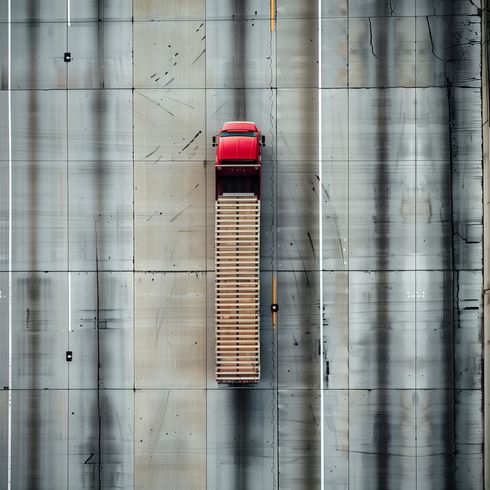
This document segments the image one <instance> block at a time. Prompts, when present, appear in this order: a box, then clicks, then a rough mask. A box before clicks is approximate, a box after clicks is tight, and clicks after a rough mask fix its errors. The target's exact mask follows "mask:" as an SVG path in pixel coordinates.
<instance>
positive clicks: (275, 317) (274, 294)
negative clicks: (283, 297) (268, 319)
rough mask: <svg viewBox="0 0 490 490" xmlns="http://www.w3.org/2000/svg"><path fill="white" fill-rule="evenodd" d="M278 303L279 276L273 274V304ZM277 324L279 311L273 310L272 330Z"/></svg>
mask: <svg viewBox="0 0 490 490" xmlns="http://www.w3.org/2000/svg"><path fill="white" fill-rule="evenodd" d="M275 303H277V278H276V276H275V275H273V276H272V304H275ZM276 325H277V311H273V312H272V330H275V329H276Z"/></svg>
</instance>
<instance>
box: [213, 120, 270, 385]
mask: <svg viewBox="0 0 490 490" xmlns="http://www.w3.org/2000/svg"><path fill="white" fill-rule="evenodd" d="M214 144H215V146H218V150H217V156H216V205H215V271H216V287H215V338H216V381H217V382H218V383H229V384H247V383H258V382H259V380H260V171H261V167H260V166H261V160H260V146H261V145H263V144H264V139H263V137H262V138H261V137H260V131H259V130H258V129H257V127H256V126H255V124H254V123H244V122H235V123H226V124H225V125H224V126H223V128H222V129H221V130H220V132H219V134H218V141H217V143H216V139H214Z"/></svg>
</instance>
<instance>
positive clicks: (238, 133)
mask: <svg viewBox="0 0 490 490" xmlns="http://www.w3.org/2000/svg"><path fill="white" fill-rule="evenodd" d="M219 135H220V136H221V138H226V137H227V136H248V137H249V138H256V137H257V131H221V133H220V134H219Z"/></svg>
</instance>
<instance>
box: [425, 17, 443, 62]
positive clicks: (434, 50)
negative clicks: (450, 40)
mask: <svg viewBox="0 0 490 490" xmlns="http://www.w3.org/2000/svg"><path fill="white" fill-rule="evenodd" d="M425 18H426V20H427V28H428V29H429V38H430V46H431V49H432V54H433V55H434V57H435V58H437V59H438V60H439V61H442V63H444V70H446V61H445V60H444V59H442V58H441V57H440V56H438V55H437V54H436V49H435V46H434V38H433V37H432V29H431V27H430V20H429V16H428V15H427V16H426V17H425Z"/></svg>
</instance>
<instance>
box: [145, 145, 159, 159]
mask: <svg viewBox="0 0 490 490" xmlns="http://www.w3.org/2000/svg"><path fill="white" fill-rule="evenodd" d="M159 148H160V145H158V146H157V147H156V148H155V149H154V150H153V151H150V153H148V155H145V156H144V158H150V157H151V156H152V155H153V154H154V153H155V152H156V151H157V150H158V149H159Z"/></svg>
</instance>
